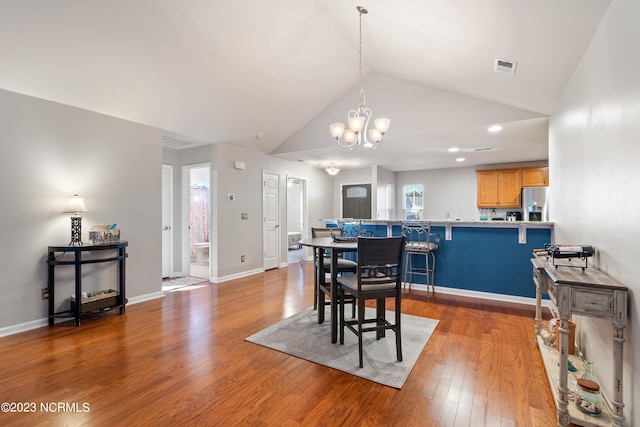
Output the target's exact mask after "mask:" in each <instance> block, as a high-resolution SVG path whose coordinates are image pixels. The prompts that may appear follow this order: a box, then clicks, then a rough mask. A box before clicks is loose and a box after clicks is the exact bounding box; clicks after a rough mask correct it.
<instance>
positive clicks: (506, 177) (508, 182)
mask: <svg viewBox="0 0 640 427" xmlns="http://www.w3.org/2000/svg"><path fill="white" fill-rule="evenodd" d="M476 176H477V185H478V199H477V205H478V207H479V208H497V207H500V208H519V207H520V190H521V188H522V183H521V177H520V169H518V168H515V169H490V170H481V171H476Z"/></svg>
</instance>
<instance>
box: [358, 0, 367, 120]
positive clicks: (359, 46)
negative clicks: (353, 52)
mask: <svg viewBox="0 0 640 427" xmlns="http://www.w3.org/2000/svg"><path fill="white" fill-rule="evenodd" d="M362 10H363V9H358V11H359V12H360V34H359V36H360V39H359V42H358V53H359V56H358V88H359V91H358V92H359V94H360V108H362V107H363V106H364V100H363V99H362ZM364 10H366V9H364Z"/></svg>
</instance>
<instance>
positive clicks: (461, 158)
mask: <svg viewBox="0 0 640 427" xmlns="http://www.w3.org/2000/svg"><path fill="white" fill-rule="evenodd" d="M456 162H464V157H458V158H457V159H456Z"/></svg>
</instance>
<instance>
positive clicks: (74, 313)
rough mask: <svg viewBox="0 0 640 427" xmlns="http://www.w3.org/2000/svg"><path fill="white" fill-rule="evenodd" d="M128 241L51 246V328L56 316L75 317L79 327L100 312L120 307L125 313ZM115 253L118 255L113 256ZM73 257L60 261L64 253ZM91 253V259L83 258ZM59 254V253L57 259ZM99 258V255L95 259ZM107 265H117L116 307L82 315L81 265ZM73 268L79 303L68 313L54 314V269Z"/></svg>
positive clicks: (112, 306) (48, 280) (49, 290)
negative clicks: (84, 320) (89, 316)
mask: <svg viewBox="0 0 640 427" xmlns="http://www.w3.org/2000/svg"><path fill="white" fill-rule="evenodd" d="M127 245H128V242H127V241H121V242H116V243H105V244H96V245H91V244H87V245H83V246H70V245H62V246H49V255H48V257H47V264H48V277H47V289H48V292H49V325H53V324H54V319H55V318H57V317H73V318H75V321H76V326H80V317H81V316H83V315H87V314H91V313H94V312H97V311H107V310H111V309H113V308H119V309H120V314H124V312H125V305H126V303H127V299H126V297H125V276H126V270H125V259H126V258H127V257H128V254H127ZM96 252H97V254H95V253H96ZM114 252H115V253H116V254H115V255H114ZM67 253H71V254H73V259H61V258H63V257H64V255H65V254H67ZM86 253H92V254H93V255H94V256H92V257H91V258H87V259H83V257H82V255H83V254H86ZM56 254H60V255H59V256H56ZM96 255H97V256H96ZM105 262H117V263H118V295H117V297H116V302H115V304H113V305H110V306H108V307H104V308H102V309H100V310H96V311H92V312H82V266H83V265H85V264H96V263H105ZM63 265H72V266H74V268H75V295H76V303H75V304H74V306H73V308H72V309H70V310H67V311H61V312H57V313H56V312H55V268H56V266H63Z"/></svg>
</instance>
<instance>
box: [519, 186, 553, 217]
mask: <svg viewBox="0 0 640 427" xmlns="http://www.w3.org/2000/svg"><path fill="white" fill-rule="evenodd" d="M548 197H549V187H524V188H523V189H522V211H523V213H524V218H523V220H524V221H549V203H548V201H547V200H548Z"/></svg>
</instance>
